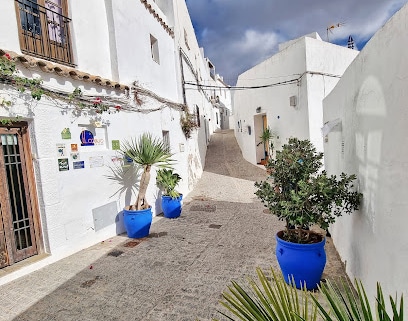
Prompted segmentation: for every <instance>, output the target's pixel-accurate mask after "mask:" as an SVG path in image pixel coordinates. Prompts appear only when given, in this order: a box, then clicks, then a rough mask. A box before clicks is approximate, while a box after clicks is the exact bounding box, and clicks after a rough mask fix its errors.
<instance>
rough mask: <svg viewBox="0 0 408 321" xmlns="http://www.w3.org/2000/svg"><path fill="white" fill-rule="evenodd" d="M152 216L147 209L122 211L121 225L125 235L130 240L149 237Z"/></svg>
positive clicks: (149, 209)
mask: <svg viewBox="0 0 408 321" xmlns="http://www.w3.org/2000/svg"><path fill="white" fill-rule="evenodd" d="M152 219H153V214H152V209H151V208H150V207H149V208H148V209H145V210H139V211H135V210H127V209H124V210H123V223H124V224H125V228H126V232H127V235H128V236H129V237H130V238H133V239H138V238H142V237H146V236H148V235H149V231H150V225H151V224H152Z"/></svg>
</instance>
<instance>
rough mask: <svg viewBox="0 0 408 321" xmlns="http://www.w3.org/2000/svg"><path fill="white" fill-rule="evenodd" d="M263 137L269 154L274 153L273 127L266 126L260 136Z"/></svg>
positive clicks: (262, 140) (262, 139)
mask: <svg viewBox="0 0 408 321" xmlns="http://www.w3.org/2000/svg"><path fill="white" fill-rule="evenodd" d="M259 138H260V139H261V142H262V143H263V144H264V146H265V148H266V150H267V152H269V155H272V151H273V141H272V139H273V134H272V131H271V129H270V128H269V126H268V127H266V128H264V130H263V131H262V134H261V136H260V137H259Z"/></svg>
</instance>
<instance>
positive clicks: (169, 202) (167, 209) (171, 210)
mask: <svg viewBox="0 0 408 321" xmlns="http://www.w3.org/2000/svg"><path fill="white" fill-rule="evenodd" d="M182 199H183V195H180V196H179V197H177V198H171V197H170V196H165V195H164V196H162V204H161V205H162V210H163V214H164V217H167V218H176V217H179V216H180V214H181V201H182Z"/></svg>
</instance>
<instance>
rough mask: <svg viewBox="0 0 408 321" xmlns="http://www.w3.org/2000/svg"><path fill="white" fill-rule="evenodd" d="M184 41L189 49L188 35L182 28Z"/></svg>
mask: <svg viewBox="0 0 408 321" xmlns="http://www.w3.org/2000/svg"><path fill="white" fill-rule="evenodd" d="M184 43H185V44H186V47H187V49H188V50H190V46H189V45H188V36H187V31H186V29H184Z"/></svg>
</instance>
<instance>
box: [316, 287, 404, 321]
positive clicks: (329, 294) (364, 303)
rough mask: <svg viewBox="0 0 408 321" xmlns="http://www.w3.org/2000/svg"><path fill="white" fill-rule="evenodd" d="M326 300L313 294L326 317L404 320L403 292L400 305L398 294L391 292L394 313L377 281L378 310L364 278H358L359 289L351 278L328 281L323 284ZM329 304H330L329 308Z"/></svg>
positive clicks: (331, 319) (344, 320)
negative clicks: (373, 307)
mask: <svg viewBox="0 0 408 321" xmlns="http://www.w3.org/2000/svg"><path fill="white" fill-rule="evenodd" d="M319 290H320V292H321V293H322V294H323V297H324V299H325V301H326V304H322V303H320V302H319V301H318V299H317V298H316V297H314V296H312V299H313V301H314V303H315V305H316V306H317V307H318V309H319V312H320V315H321V316H322V318H323V319H324V320H325V321H374V320H376V321H391V320H393V321H403V320H404V314H403V308H404V301H403V297H402V295H401V297H400V302H399V307H398V300H397V297H395V299H393V298H392V297H391V296H390V297H389V299H390V306H391V310H392V313H391V314H389V313H388V311H387V309H386V302H385V299H384V295H383V291H382V288H381V285H380V284H379V283H377V295H376V297H375V308H376V309H375V310H376V311H374V313H373V312H372V310H371V308H370V302H369V300H368V298H367V294H366V292H365V290H364V286H363V285H362V283H361V281H358V280H356V281H355V289H354V288H353V287H352V285H351V284H350V283H349V282H346V281H343V282H339V283H331V282H330V281H328V282H327V283H326V284H322V285H321V286H320V288H319ZM327 306H328V307H329V308H327Z"/></svg>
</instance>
